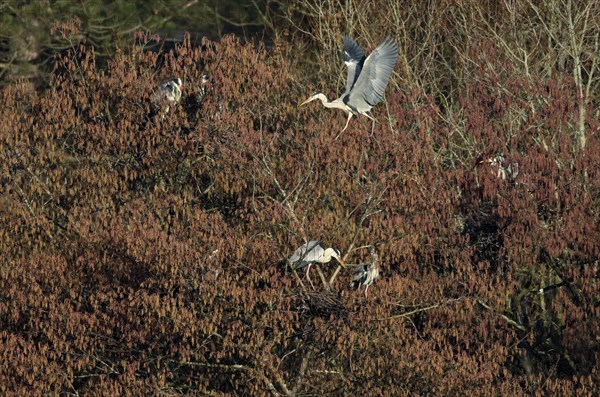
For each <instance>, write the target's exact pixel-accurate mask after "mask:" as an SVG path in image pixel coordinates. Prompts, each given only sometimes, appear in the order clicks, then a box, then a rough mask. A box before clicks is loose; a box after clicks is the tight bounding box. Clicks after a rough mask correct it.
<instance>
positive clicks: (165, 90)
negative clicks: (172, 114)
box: [152, 78, 183, 119]
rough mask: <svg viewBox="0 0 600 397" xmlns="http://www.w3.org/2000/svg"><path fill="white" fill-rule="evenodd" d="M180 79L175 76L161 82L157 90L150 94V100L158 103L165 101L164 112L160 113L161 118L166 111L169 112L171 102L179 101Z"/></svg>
mask: <svg viewBox="0 0 600 397" xmlns="http://www.w3.org/2000/svg"><path fill="white" fill-rule="evenodd" d="M182 85H183V84H182V83H181V79H180V78H177V79H175V80H171V81H167V82H166V83H162V84H161V85H160V86H159V87H158V90H156V92H155V93H154V95H152V102H154V103H155V104H158V103H160V102H167V106H166V107H165V113H164V114H163V115H162V118H161V119H163V118H164V117H165V115H166V114H167V113H169V109H170V106H171V104H176V103H179V101H180V100H181V86H182Z"/></svg>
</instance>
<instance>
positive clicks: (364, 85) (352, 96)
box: [345, 38, 398, 112]
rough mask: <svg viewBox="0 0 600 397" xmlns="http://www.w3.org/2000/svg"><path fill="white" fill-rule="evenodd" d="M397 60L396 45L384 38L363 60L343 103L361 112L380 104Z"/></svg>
mask: <svg viewBox="0 0 600 397" xmlns="http://www.w3.org/2000/svg"><path fill="white" fill-rule="evenodd" d="M397 59H398V45H397V44H396V43H394V42H393V41H392V40H391V39H390V38H386V39H385V40H384V41H383V42H382V43H381V44H379V46H378V47H377V48H375V50H373V52H372V53H371V54H370V55H369V56H368V57H367V59H366V60H365V63H364V65H363V68H362V72H361V73H360V75H359V76H358V78H357V80H356V82H355V83H354V86H353V87H352V90H351V91H350V93H349V94H348V98H347V99H345V102H346V103H348V104H349V105H350V106H351V107H353V108H355V109H358V110H359V111H363V112H364V111H369V110H371V107H373V106H375V105H377V104H378V103H379V102H381V101H382V100H383V93H384V92H385V87H386V86H387V84H388V82H389V80H390V76H391V75H392V71H393V70H394V65H395V64H396V60H397Z"/></svg>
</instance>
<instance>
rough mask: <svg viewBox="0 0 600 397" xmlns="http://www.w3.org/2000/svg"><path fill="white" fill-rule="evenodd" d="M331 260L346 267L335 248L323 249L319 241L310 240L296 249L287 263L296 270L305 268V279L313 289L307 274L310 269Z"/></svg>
mask: <svg viewBox="0 0 600 397" xmlns="http://www.w3.org/2000/svg"><path fill="white" fill-rule="evenodd" d="M332 258H335V259H336V260H337V261H338V262H339V263H340V265H341V266H342V267H346V264H345V263H344V260H343V259H342V257H341V254H340V251H339V250H337V249H335V248H325V246H324V245H323V244H322V243H321V242H320V241H316V240H312V241H309V242H308V243H305V244H302V245H301V246H300V247H298V249H297V250H296V251H294V253H293V254H292V255H291V256H290V257H289V258H288V263H289V264H290V266H292V267H293V268H294V269H296V270H298V269H302V268H304V267H306V278H307V279H308V281H309V282H310V285H311V286H312V287H313V288H314V287H315V286H314V285H313V283H312V281H311V280H310V276H309V274H308V272H309V271H310V267H311V266H312V265H313V264H315V263H328V262H330V261H331V259H332Z"/></svg>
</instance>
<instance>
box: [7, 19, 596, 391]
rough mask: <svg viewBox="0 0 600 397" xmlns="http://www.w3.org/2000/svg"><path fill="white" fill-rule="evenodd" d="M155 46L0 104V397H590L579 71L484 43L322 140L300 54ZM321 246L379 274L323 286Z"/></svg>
mask: <svg viewBox="0 0 600 397" xmlns="http://www.w3.org/2000/svg"><path fill="white" fill-rule="evenodd" d="M74 28H75V27H74V26H68V25H65V26H62V27H61V28H60V30H59V31H60V32H61V33H62V34H64V35H65V37H69V36H70V35H71V34H73V32H74ZM150 40H152V38H150V37H147V36H145V35H141V34H140V35H136V44H135V46H134V47H133V49H132V51H131V52H121V53H119V54H117V56H115V58H114V60H113V61H112V62H111V63H110V65H109V67H108V68H107V69H106V70H99V69H98V68H97V67H96V65H95V57H94V50H93V48H91V47H90V46H87V45H86V43H85V42H81V43H74V44H73V47H72V49H71V51H70V52H68V53H66V54H63V55H60V56H58V59H57V65H58V67H57V70H56V71H55V73H54V74H53V77H52V81H51V83H50V89H48V90H47V91H45V92H33V91H28V90H27V89H26V85H24V84H23V85H12V86H9V87H7V88H4V89H3V90H2V92H1V95H2V102H3V104H4V106H3V107H2V108H1V109H0V116H1V118H0V120H2V121H1V123H2V126H1V128H0V153H1V158H2V171H3V172H2V179H1V186H2V205H1V206H0V211H1V212H0V214H1V216H2V228H0V233H1V236H2V238H1V240H0V241H1V244H2V246H1V252H2V263H1V266H0V332H1V338H2V348H1V349H0V354H1V356H2V364H1V365H0V379H2V380H3V381H2V382H0V390H2V392H3V393H4V394H30V395H36V394H44V393H45V394H51V393H65V394H68V393H70V394H79V393H95V394H102V395H111V394H113V395H121V394H135V395H148V394H159V393H164V394H179V393H180V394H188V393H189V394H236V395H268V394H273V395H278V394H285V395H306V394H311V395H394V396H397V395H415V394H421V395H423V394H430V395H489V394H497V395H511V396H512V395H518V394H538V395H544V394H552V395H592V394H593V393H594V390H595V387H596V383H597V382H598V370H599V368H598V364H597V363H598V358H599V355H600V349H599V346H598V340H597V335H598V334H599V332H600V329H599V328H600V325H599V323H598V321H597V318H598V314H600V313H599V301H598V278H599V276H600V275H599V273H598V259H597V258H598V252H599V248H600V238H599V236H598V234H599V230H598V225H599V224H600V223H599V218H598V211H597V210H596V208H597V207H598V205H597V204H598V187H599V186H600V180H599V172H598V171H599V170H598V164H597V158H598V153H599V148H598V142H597V138H596V136H595V132H596V131H597V129H598V119H597V115H595V114H594V113H593V111H592V108H591V105H590V104H591V101H592V98H591V97H590V98H589V101H588V102H585V101H584V102H582V101H580V98H581V97H580V92H579V87H580V86H579V85H578V82H577V81H576V78H574V77H573V75H572V74H571V73H567V72H563V73H558V72H557V73H555V74H553V75H551V76H546V75H540V74H532V75H525V74H523V73H522V70H520V69H519V68H517V67H513V66H514V65H512V64H511V62H510V60H509V59H507V58H506V57H505V56H504V55H503V54H504V53H503V51H502V48H501V46H499V44H498V43H497V42H495V41H494V40H488V39H486V38H485V37H484V38H482V39H481V40H480V41H479V42H478V46H476V47H473V48H469V49H468V51H466V52H465V53H464V54H462V55H464V56H468V57H469V61H470V62H466V66H465V68H464V69H463V70H458V68H457V70H456V72H457V73H459V72H460V73H461V78H456V79H450V80H448V81H447V82H446V83H444V85H445V87H446V89H439V90H427V89H423V86H419V85H418V84H415V83H414V82H405V83H403V84H401V85H396V86H395V87H392V89H390V90H389V92H388V95H387V104H386V105H381V106H379V107H377V108H375V109H374V112H373V114H374V116H375V117H376V118H377V119H378V120H379V122H378V123H377V124H376V127H375V131H374V134H373V136H371V135H370V133H369V131H370V128H371V122H370V121H369V120H367V119H365V118H358V119H354V120H353V121H352V122H351V124H350V127H349V128H348V130H346V131H345V132H344V134H342V135H341V137H340V138H339V139H338V140H334V138H335V137H336V136H337V134H338V133H339V131H340V130H341V128H342V127H343V123H344V122H345V117H344V116H343V115H342V114H341V112H336V111H330V110H327V109H321V107H318V106H317V105H315V106H312V105H311V106H310V107H308V108H300V109H299V108H298V107H297V104H298V102H299V100H301V99H303V98H304V97H305V96H306V95H308V94H310V92H311V91H312V87H310V85H311V83H310V82H308V81H307V80H306V79H305V76H304V75H303V69H302V68H298V69H295V68H292V67H290V65H300V64H301V63H300V60H299V57H300V56H301V54H299V53H297V52H295V51H294V47H291V46H290V45H289V44H287V43H285V42H282V41H281V42H280V41H278V42H276V43H275V45H274V47H273V49H272V50H271V51H270V52H267V51H266V49H265V48H264V47H263V46H261V45H259V44H257V45H253V44H244V43H241V42H240V41H239V40H238V39H236V38H233V37H231V36H226V37H224V38H223V39H222V40H221V42H219V43H216V42H211V41H208V40H205V41H204V42H203V43H202V45H201V46H199V47H194V46H192V45H191V44H190V42H189V40H186V41H184V42H183V43H182V44H181V45H180V46H178V47H177V48H176V50H175V51H172V52H170V53H168V54H157V53H154V52H151V51H144V48H145V46H146V45H147V44H148V42H149V41H150ZM203 73H207V74H208V75H209V76H210V82H209V84H208V86H207V87H206V94H205V95H203V96H202V95H199V94H200V92H201V89H200V81H201V75H202V74H203ZM176 76H177V77H181V79H182V80H183V81H184V88H183V96H182V101H181V103H180V104H179V105H178V106H172V108H171V109H170V112H169V113H168V114H166V116H165V117H164V119H163V118H162V115H163V114H164V113H163V112H162V110H161V109H158V110H157V108H156V106H153V105H152V101H151V98H152V93H153V89H154V88H155V87H156V86H157V85H158V84H159V83H161V82H163V81H165V80H167V79H170V78H173V77H176ZM436 81H439V80H436ZM312 84H314V82H313V83H312ZM453 84H454V85H455V86H452V85H453ZM400 86H401V88H402V89H398V87H400ZM440 87H441V86H440ZM334 88H335V87H334V84H331V89H334ZM428 91H430V93H428ZM442 91H443V92H445V93H446V94H441V92H442ZM328 94H329V92H328ZM444 95H447V96H444ZM441 98H446V100H441ZM450 99H451V100H450ZM581 106H586V111H585V112H583V113H582V108H581ZM582 114H584V116H585V118H584V124H583V128H584V129H583V130H582V129H581V124H580V117H581V115H582ZM582 131H583V132H584V133H585V137H586V139H585V142H582V140H581V136H582ZM500 155H502V157H499V156H500ZM509 167H510V170H509ZM517 167H518V172H516V169H517ZM502 171H503V172H502ZM314 238H318V239H322V240H324V241H325V242H326V243H328V244H330V245H332V246H334V247H338V248H340V250H341V251H342V252H343V254H344V256H345V259H346V261H347V262H349V263H351V264H354V263H360V262H362V261H364V260H367V259H368V258H369V253H368V249H367V248H369V247H370V246H375V247H376V250H377V252H378V253H379V255H380V258H381V266H382V274H383V277H382V279H380V280H378V282H377V283H376V284H375V285H374V286H372V287H371V288H370V289H369V295H368V296H367V297H365V295H363V294H362V293H358V292H356V291H352V290H351V289H350V288H349V286H348V284H349V281H350V276H349V272H348V271H347V270H343V271H342V272H341V273H339V274H335V273H334V269H333V267H330V266H324V267H322V269H321V270H322V271H323V273H325V275H326V276H327V277H328V278H329V277H331V280H332V283H331V288H329V286H328V285H327V283H316V284H318V285H317V289H316V290H314V291H313V290H312V289H311V288H309V287H308V284H306V283H303V282H302V281H303V275H300V276H301V277H299V278H296V277H295V276H294V274H293V273H292V272H291V270H290V269H288V268H286V263H285V258H286V256H287V255H288V254H289V253H290V252H291V251H292V250H293V249H294V248H296V247H297V246H299V245H300V244H302V243H303V242H304V241H305V240H308V239H314ZM315 273H318V271H317V272H315ZM315 273H313V278H314V277H315V276H314V274H315ZM332 274H334V275H333V276H331V275H332ZM317 280H318V279H315V281H317Z"/></svg>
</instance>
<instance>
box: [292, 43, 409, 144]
mask: <svg viewBox="0 0 600 397" xmlns="http://www.w3.org/2000/svg"><path fill="white" fill-rule="evenodd" d="M343 43H344V53H343V58H344V63H345V64H346V66H347V67H348V80H347V82H346V90H345V91H344V93H343V94H342V95H341V96H340V97H339V98H337V99H335V100H333V101H331V102H330V101H329V100H328V99H327V97H326V96H325V95H324V94H322V93H320V92H318V93H316V94H313V95H311V96H310V97H309V98H308V99H307V100H306V101H304V102H302V103H301V104H300V106H302V105H305V104H307V103H309V102H311V101H314V100H315V99H318V100H320V101H321V102H322V103H323V106H325V107H327V108H337V109H342V110H343V111H344V112H346V113H348V120H347V121H346V125H345V126H344V128H343V129H342V131H341V132H340V134H341V133H342V132H344V131H345V130H346V128H348V124H349V123H350V119H351V118H352V116H358V115H361V114H362V115H364V116H367V117H368V118H369V119H371V120H372V121H373V128H375V119H374V118H373V117H372V116H371V115H370V114H369V111H370V110H371V108H372V107H373V106H375V105H377V104H378V103H379V102H381V101H382V100H383V94H384V92H385V87H386V86H387V85H388V82H389V80H390V76H391V75H392V71H393V70H394V65H395V64H396V60H397V59H398V45H397V44H396V43H394V42H393V41H392V40H391V39H390V38H389V37H388V38H386V39H385V40H384V41H383V42H382V43H381V44H379V46H378V47H377V48H375V50H373V52H372V53H371V54H370V55H369V56H368V57H367V58H366V59H365V53H364V52H363V50H362V49H361V48H360V46H359V45H358V44H356V42H355V41H354V40H352V39H350V38H349V37H347V36H344V39H343ZM372 132H373V129H372V130H371V133H372ZM338 137H339V134H338ZM336 139H337V137H336Z"/></svg>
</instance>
